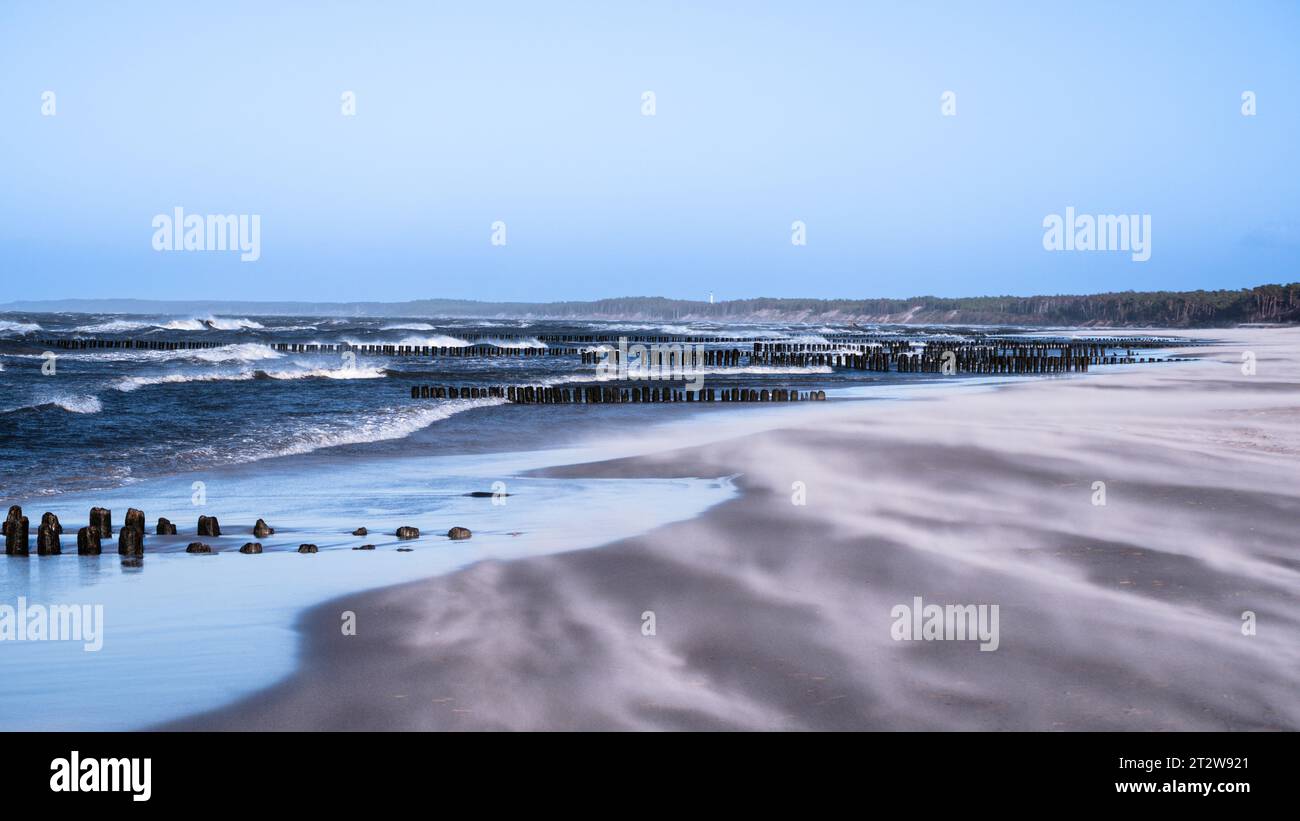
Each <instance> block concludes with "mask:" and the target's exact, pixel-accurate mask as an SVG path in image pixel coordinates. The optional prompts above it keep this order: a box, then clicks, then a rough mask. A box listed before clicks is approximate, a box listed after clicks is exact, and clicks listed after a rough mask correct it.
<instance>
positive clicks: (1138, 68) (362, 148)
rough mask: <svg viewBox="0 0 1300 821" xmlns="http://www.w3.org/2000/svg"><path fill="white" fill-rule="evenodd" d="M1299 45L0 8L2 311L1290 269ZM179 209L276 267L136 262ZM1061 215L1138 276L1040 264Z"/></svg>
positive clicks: (210, 259)
mask: <svg viewBox="0 0 1300 821" xmlns="http://www.w3.org/2000/svg"><path fill="white" fill-rule="evenodd" d="M1297 42H1300V4H1297V3H1294V2H1278V3H1272V2H1248V3H1227V2H1223V3H1206V4H1202V3H1192V2H1180V3H1157V2H1150V3H1145V2H1144V3H1140V4H1135V3H1106V2H1101V3H1089V4H1071V5H1070V6H1069V7H1068V8H1067V7H1065V6H1063V5H1061V4H1054V7H1053V8H1051V9H1050V10H1049V9H1047V8H1045V7H1044V6H1043V5H1042V4H1032V3H1023V4H1021V3H992V4H985V3H966V2H957V0H952V2H948V3H866V2H861V3H857V2H855V3H829V2H828V3H809V4H790V3H771V4H765V3H754V2H747V3H709V4H703V3H673V2H656V3H648V4H647V3H637V4H631V3H610V2H598V3H590V4H579V3H547V4H534V3H513V2H499V3H494V4H491V5H483V4H433V3H413V4H409V5H408V4H396V3H360V2H357V3H348V4H344V3H337V4H327V3H311V4H305V3H304V4H291V3H283V4H281V3H276V4H268V3H248V4H244V3H239V2H223V3H219V4H205V6H204V7H203V8H198V7H196V6H194V5H192V4H177V3H144V2H140V3H127V4H111V5H110V4H92V3H89V2H86V3H50V4H45V3H42V4H36V3H12V2H11V3H4V4H3V5H0V181H2V183H3V184H2V185H0V270H3V274H4V276H3V279H4V282H5V283H6V286H7V287H6V293H5V295H4V296H3V297H0V299H42V298H62V297H139V298H158V299H185V298H196V299H198V298H243V299H320V300H356V299H376V300H400V299H414V298H422V297H453V298H472V299H519V300H539V301H549V300H555V299H592V298H600V297H607V296H620V295H664V296H671V297H682V298H705V297H706V296H707V294H708V292H710V291H713V292H715V293H716V294H717V295H718V297H719V298H722V299H725V298H739V297H751V296H813V297H872V296H893V297H902V296H912V295H920V294H938V295H954V296H955V295H970V294H986V293H1012V294H1032V293H1065V292H1070V293H1074V292H1089V291H1100V290H1113V289H1128V288H1133V289H1139V290H1146V289H1179V290H1182V289H1193V288H1236V287H1244V286H1249V285H1254V284H1259V283H1262V282H1271V281H1293V280H1297V279H1300V173H1298V171H1300V169H1298V168H1297V161H1296V153H1297V146H1298V145H1300V90H1298V89H1297V85H1298V84H1297V79H1300V48H1297V45H1296V44H1297ZM47 90H51V91H54V92H55V94H56V98H55V100H56V105H57V109H56V114H55V116H52V117H49V116H42V113H41V103H42V100H41V95H42V92H44V91H47ZM647 90H649V91H653V92H654V93H655V95H656V113H655V116H653V117H646V116H643V115H642V113H641V96H642V93H643V92H644V91H647ZM949 90H951V91H953V92H955V94H956V100H957V115H956V116H955V117H945V116H942V114H941V112H940V96H941V94H942V93H943V92H945V91H949ZM1246 90H1250V91H1253V92H1255V94H1256V98H1257V106H1258V113H1257V115H1256V116H1254V117H1243V116H1242V115H1241V111H1240V109H1241V94H1242V92H1243V91H1246ZM344 91H353V92H355V94H356V100H357V113H356V116H354V117H345V116H343V115H342V114H341V111H340V96H341V94H342V93H343V92H344ZM175 206H181V207H183V208H184V209H185V210H186V212H188V213H199V214H208V213H221V214H227V213H233V214H259V215H261V258H260V259H259V260H258V261H256V262H240V261H239V258H238V255H237V254H229V253H220V252H210V253H161V252H157V251H154V250H153V248H152V245H151V238H152V235H153V229H152V228H151V220H152V219H153V217H154V215H156V214H160V213H171V210H172V208H173V207H175ZM1067 206H1074V207H1075V209H1076V210H1078V211H1079V212H1081V213H1090V214H1102V213H1105V214H1150V215H1151V218H1152V255H1151V259H1150V260H1149V261H1148V262H1145V263H1134V262H1132V261H1131V260H1130V257H1129V255H1128V254H1124V253H1109V254H1107V253H1049V252H1047V251H1044V249H1043V247H1042V236H1043V228H1042V221H1043V219H1044V217H1045V216H1046V215H1048V214H1052V213H1063V212H1064V209H1065V208H1066V207H1067ZM496 220H502V221H504V222H505V223H506V225H507V239H508V242H507V245H505V246H504V247H498V246H494V245H492V244H491V242H490V241H489V240H490V235H491V228H490V226H491V224H492V223H493V222H494V221H496ZM794 220H803V221H804V222H805V223H806V225H807V236H808V244H807V245H806V246H802V247H800V246H795V245H792V244H791V242H790V235H791V230H790V226H791V223H792V222H793V221H794Z"/></svg>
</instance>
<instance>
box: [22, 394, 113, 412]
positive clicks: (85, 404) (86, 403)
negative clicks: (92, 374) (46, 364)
mask: <svg viewBox="0 0 1300 821" xmlns="http://www.w3.org/2000/svg"><path fill="white" fill-rule="evenodd" d="M39 408H60V409H62V410H65V411H67V412H68V413H99V412H100V411H101V410H103V409H104V406H103V405H101V404H100V401H99V397H97V396H91V395H88V394H74V395H68V394H61V395H57V396H42V397H38V398H37V399H35V400H33V401H32V402H29V403H27V404H25V405H15V406H13V407H9V408H5V409H4V410H0V413H14V412H15V411H22V410H35V409H39Z"/></svg>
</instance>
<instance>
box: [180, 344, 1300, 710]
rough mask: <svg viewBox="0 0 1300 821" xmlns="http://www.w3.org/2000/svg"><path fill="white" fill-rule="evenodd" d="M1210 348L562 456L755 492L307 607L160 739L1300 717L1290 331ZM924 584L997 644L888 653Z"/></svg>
mask: <svg viewBox="0 0 1300 821" xmlns="http://www.w3.org/2000/svg"><path fill="white" fill-rule="evenodd" d="M1201 335H1202V336H1205V337H1207V338H1215V339H1218V340H1222V342H1220V343H1216V344H1214V345H1211V346H1208V347H1202V348H1195V349H1191V350H1190V351H1189V352H1190V353H1192V354H1194V355H1196V356H1198V357H1201V358H1202V360H1203V361H1199V362H1185V363H1168V364H1160V365H1153V366H1145V367H1140V368H1133V369H1118V370H1117V371H1115V372H1110V373H1094V374H1091V375H1089V376H1086V377H1072V378H1059V379H1034V380H1025V381H1022V382H1018V383H1017V384H1014V385H1012V386H1010V387H1005V388H1001V389H998V390H995V391H985V392H968V391H960V390H958V391H952V392H943V393H939V394H936V395H934V396H931V397H929V398H926V399H921V400H914V401H906V402H842V403H837V404H838V405H839V406H838V407H835V408H832V409H830V411H829V412H820V413H818V414H817V415H815V416H812V415H810V416H809V417H808V419H809V424H807V425H799V426H792V427H790V428H788V429H782V430H773V431H768V432H763V433H758V434H752V435H746V436H740V437H737V438H735V439H731V440H728V441H723V442H718V443H714V444H708V445H703V446H697V447H690V448H685V449H680V450H666V451H664V452H662V453H658V454H655V455H650V456H642V457H636V458H631V459H619V460H613V461H606V462H597V463H591V464H583V465H574V466H570V467H567V468H563V469H559V470H552V471H550V473H551V474H552V475H567V476H583V477H600V476H651V477H685V476H692V477H717V476H724V475H731V474H739V476H738V478H737V480H736V483H737V485H738V486H739V487H740V488H741V490H742V493H741V494H740V496H739V497H738V498H736V499H734V500H732V501H728V502H724V503H723V504H721V505H718V506H716V507H714V508H712V509H710V510H709V511H708V512H706V513H705V514H704V515H702V516H700V517H698V518H695V519H692V520H689V521H684V522H679V523H676V524H671V525H668V526H665V527H661V528H658V529H656V530H653V531H651V532H649V533H648V534H646V535H644V536H641V537H637V538H633V539H628V540H625V541H621V542H616V543H614V544H611V545H608V546H606V547H602V548H598V549H594V550H586V551H579V552H572V553H563V554H558V555H551V556H545V557H539V558H528V559H521V560H514V561H484V562H481V563H479V564H476V565H473V566H471V567H469V568H466V569H464V570H462V571H459V572H456V573H454V574H452V575H449V576H444V577H439V578H433V579H429V580H425V581H420V582H415V583H411V584H406V585H403V586H400V587H393V588H387V589H383V590H379V591H372V592H369V593H365V594H360V595H352V596H345V597H343V598H340V599H336V600H334V601H331V602H329V603H327V604H325V605H322V606H320V607H316V608H314V609H312V610H311V611H309V612H307V613H306V614H305V615H304V616H303V617H302V619H301V620H300V622H299V624H298V630H299V632H300V636H301V641H302V647H303V659H302V663H301V665H300V668H299V670H298V671H297V672H296V673H295V674H294V675H293V676H291V677H290V678H289V679H287V680H285V681H284V682H282V683H281V684H279V685H277V686H275V687H273V688H271V689H269V690H267V691H264V692H261V693H258V694H256V695H254V696H252V697H250V698H247V699H245V700H243V701H241V702H238V703H236V704H234V705H232V706H230V707H227V708H224V709H221V710H218V711H215V712H210V713H205V714H201V715H197V716H194V717H191V718H189V719H186V720H183V721H180V722H175V723H172V724H169V725H166V729H286V730H288V729H340V730H353V729H356V730H360V729H391V730H424V729H453V730H480V729H511V730H531V729H555V730H578V729H739V730H760V729H783V730H802V729H953V730H968V729H969V730H974V729H1031V730H1056V729H1061V730H1103V729H1119V730H1149V729H1156V730H1193V729H1208V730H1254V729H1297V728H1300V696H1297V692H1296V686H1295V682H1296V681H1297V679H1298V678H1300V638H1297V637H1300V595H1298V594H1300V538H1297V530H1296V525H1297V522H1300V481H1297V480H1298V479H1300V469H1298V468H1297V465H1300V354H1298V353H1297V351H1300V330H1296V329H1243V330H1233V331H1215V332H1205V333H1203V334H1201ZM1243 351H1249V352H1251V353H1253V354H1254V357H1255V362H1256V368H1257V370H1256V373H1255V374H1254V375H1246V374H1243V373H1242V352H1243ZM1096 482H1104V483H1105V504H1104V505H1102V504H1096V503H1095V502H1096V501H1098V498H1099V497H1098V490H1097V489H1096V487H1097V486H1095V484H1094V483H1096ZM795 483H802V487H803V488H804V492H805V501H806V503H805V504H802V505H800V504H795V503H794V502H795V499H794V498H793V497H794V496H795V493H796V486H795ZM628 515H636V514H635V511H631V510H630V511H629V512H628ZM573 527H574V528H575V529H581V528H583V527H584V524H583V511H582V510H580V509H577V510H574V511H573ZM916 596H921V597H922V598H923V600H924V601H925V602H926V603H934V604H941V605H942V604H989V605H993V604H996V605H998V606H999V611H1000V618H999V627H1000V630H999V633H1000V635H999V645H998V648H997V649H996V650H995V651H992V652H982V651H981V650H980V647H979V644H978V642H975V641H896V640H894V639H893V638H892V637H891V626H892V625H893V623H894V618H893V616H892V615H891V611H892V609H893V608H894V607H895V606H896V605H900V604H911V603H912V601H913V598H914V597H916ZM343 611H352V612H353V613H355V615H356V626H357V634H356V635H352V636H349V635H343V633H342V631H341V629H340V624H341V613H342V612H343ZM1246 611H1250V612H1252V613H1253V614H1254V619H1255V625H1256V631H1255V634H1254V635H1243V629H1242V625H1243V613H1245V612H1246ZM647 612H653V614H654V627H655V630H654V635H645V634H644V632H643V625H644V623H645V622H644V620H643V617H644V615H645V614H646V613H647Z"/></svg>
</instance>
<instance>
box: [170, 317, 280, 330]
mask: <svg viewBox="0 0 1300 821" xmlns="http://www.w3.org/2000/svg"><path fill="white" fill-rule="evenodd" d="M157 327H159V328H161V329H162V330H164V331H245V330H254V331H255V330H261V329H263V328H265V327H266V326H265V325H263V324H262V323H260V322H254V321H253V320H251V319H225V318H222V317H216V316H209V317H208V318H206V319H173V320H172V321H170V322H168V323H166V324H164V325H159V326H157Z"/></svg>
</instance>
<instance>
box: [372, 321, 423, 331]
mask: <svg viewBox="0 0 1300 821" xmlns="http://www.w3.org/2000/svg"><path fill="white" fill-rule="evenodd" d="M379 330H381V331H435V330H437V328H435V327H433V326H432V325H430V324H429V323H427V322H407V323H405V324H398V325H385V326H384V327H382V328H380V329H379Z"/></svg>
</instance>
